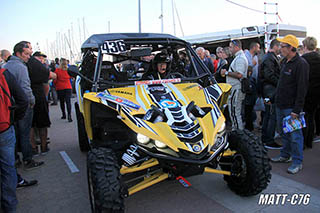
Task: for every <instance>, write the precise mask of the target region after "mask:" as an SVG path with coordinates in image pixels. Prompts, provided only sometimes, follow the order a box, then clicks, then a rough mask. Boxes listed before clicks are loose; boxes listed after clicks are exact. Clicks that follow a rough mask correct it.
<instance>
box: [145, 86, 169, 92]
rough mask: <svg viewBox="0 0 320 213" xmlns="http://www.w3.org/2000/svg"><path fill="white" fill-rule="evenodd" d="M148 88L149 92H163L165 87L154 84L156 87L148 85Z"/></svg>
mask: <svg viewBox="0 0 320 213" xmlns="http://www.w3.org/2000/svg"><path fill="white" fill-rule="evenodd" d="M148 90H149V91H150V92H155V91H159V92H165V91H166V88H165V87H161V86H156V87H148Z"/></svg>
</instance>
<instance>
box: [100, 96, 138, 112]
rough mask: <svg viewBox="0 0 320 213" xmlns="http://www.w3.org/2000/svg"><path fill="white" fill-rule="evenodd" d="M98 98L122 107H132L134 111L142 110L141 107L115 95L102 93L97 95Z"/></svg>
mask: <svg viewBox="0 0 320 213" xmlns="http://www.w3.org/2000/svg"><path fill="white" fill-rule="evenodd" d="M96 97H97V98H100V99H102V100H107V101H111V102H113V103H116V104H119V105H121V106H126V107H130V108H132V109H135V110H139V109H140V106H139V105H137V104H135V103H133V102H131V101H129V100H127V99H125V98H122V97H117V96H114V95H109V94H107V93H105V92H100V93H98V94H97V95H96Z"/></svg>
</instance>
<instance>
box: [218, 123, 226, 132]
mask: <svg viewBox="0 0 320 213" xmlns="http://www.w3.org/2000/svg"><path fill="white" fill-rule="evenodd" d="M225 129H226V123H225V122H223V124H222V125H221V127H220V129H219V131H218V134H220V133H222V132H223V131H224V130H225Z"/></svg>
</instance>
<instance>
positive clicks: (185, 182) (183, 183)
mask: <svg viewBox="0 0 320 213" xmlns="http://www.w3.org/2000/svg"><path fill="white" fill-rule="evenodd" d="M176 179H177V180H178V181H179V183H181V185H182V186H184V187H186V188H188V187H190V186H191V183H190V182H189V181H187V180H186V179H185V178H184V177H182V176H179V177H177V178H176Z"/></svg>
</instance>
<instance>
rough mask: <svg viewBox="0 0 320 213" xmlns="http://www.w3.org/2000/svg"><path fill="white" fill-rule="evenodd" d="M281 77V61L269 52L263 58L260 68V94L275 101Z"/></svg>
mask: <svg viewBox="0 0 320 213" xmlns="http://www.w3.org/2000/svg"><path fill="white" fill-rule="evenodd" d="M279 77H280V63H279V59H278V57H277V56H276V54H275V53H273V52H268V53H267V54H265V55H264V56H263V58H262V62H261V64H260V66H259V81H258V82H259V83H258V85H259V86H260V88H258V90H259V92H261V95H262V97H263V98H270V99H272V100H273V98H274V94H275V91H276V87H277V84H278V81H279Z"/></svg>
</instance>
